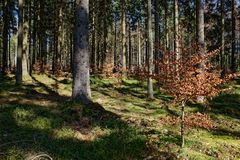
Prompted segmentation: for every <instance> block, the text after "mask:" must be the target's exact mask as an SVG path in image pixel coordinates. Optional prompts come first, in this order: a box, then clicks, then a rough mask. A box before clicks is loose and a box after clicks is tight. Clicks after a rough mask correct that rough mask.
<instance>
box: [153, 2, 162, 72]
mask: <svg viewBox="0 0 240 160" xmlns="http://www.w3.org/2000/svg"><path fill="white" fill-rule="evenodd" d="M159 9H160V8H159V0H155V16H154V17H155V50H154V52H155V60H156V61H159V60H160V57H161V56H160V24H159V22H160V13H159ZM155 72H156V73H159V72H160V68H159V66H158V65H156V66H155Z"/></svg>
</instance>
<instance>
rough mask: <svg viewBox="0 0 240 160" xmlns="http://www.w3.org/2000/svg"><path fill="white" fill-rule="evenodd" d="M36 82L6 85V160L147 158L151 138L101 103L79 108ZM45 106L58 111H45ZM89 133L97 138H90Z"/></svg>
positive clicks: (2, 115)
mask: <svg viewBox="0 0 240 160" xmlns="http://www.w3.org/2000/svg"><path fill="white" fill-rule="evenodd" d="M34 81H35V83H34V84H31V85H22V86H15V85H14V82H13V78H10V77H5V78H4V80H2V81H1V83H0V102H1V105H0V159H26V158H28V157H31V156H34V155H37V154H41V153H45V154H48V155H49V156H51V157H53V159H66V160H69V159H86V160H87V159H89V160H93V159H99V160H103V159H142V158H143V156H145V155H146V151H147V146H146V141H147V138H146V136H144V135H142V134H141V132H140V131H139V130H138V129H137V128H133V127H131V126H129V125H128V124H127V123H125V122H123V121H122V120H121V119H120V117H119V116H117V115H115V114H114V113H112V112H109V111H106V110H105V109H104V108H103V107H102V106H101V105H99V104H97V103H90V104H89V105H88V106H83V105H80V104H77V107H76V104H73V103H72V102H67V101H66V100H67V98H68V97H62V96H60V95H59V94H57V93H56V92H54V91H52V90H51V89H50V88H48V87H47V86H45V85H44V84H43V83H41V82H39V81H37V80H36V79H34ZM36 87H41V88H42V89H43V90H44V91H45V92H46V94H43V93H39V92H37V91H36V90H35V88H36ZM32 101H35V103H31V102H32ZM42 101H49V102H52V103H49V104H53V103H56V104H57V105H55V106H52V107H51V106H45V107H43V106H42V104H41V103H42ZM36 104H38V105H36ZM73 106H75V107H73ZM81 106H82V107H83V111H82V113H81V115H79V112H78V109H77V108H81ZM82 118H84V119H85V122H84V121H83V120H82ZM86 121H87V122H86ZM96 128H97V129H96ZM89 133H93V134H94V135H97V136H96V137H91V136H90V137H88V136H87V135H88V134H89Z"/></svg>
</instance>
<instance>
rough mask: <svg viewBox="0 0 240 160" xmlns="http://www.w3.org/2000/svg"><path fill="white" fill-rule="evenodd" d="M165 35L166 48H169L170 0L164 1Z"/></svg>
mask: <svg viewBox="0 0 240 160" xmlns="http://www.w3.org/2000/svg"><path fill="white" fill-rule="evenodd" d="M164 12H165V13H164V37H165V50H166V51H167V50H168V49H169V33H168V1H167V0H165V1H164Z"/></svg>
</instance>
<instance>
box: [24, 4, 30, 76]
mask: <svg viewBox="0 0 240 160" xmlns="http://www.w3.org/2000/svg"><path fill="white" fill-rule="evenodd" d="M29 7H30V1H29V0H25V10H24V23H23V53H22V75H23V76H27V75H28V52H29V43H30V42H29V41H28V37H29V12H30V10H29V9H30V8H29Z"/></svg>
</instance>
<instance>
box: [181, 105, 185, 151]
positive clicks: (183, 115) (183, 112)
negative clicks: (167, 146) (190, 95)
mask: <svg viewBox="0 0 240 160" xmlns="http://www.w3.org/2000/svg"><path fill="white" fill-rule="evenodd" d="M184 125H185V102H184V101H182V116H181V141H182V144H181V147H182V148H184V146H185V136H184V134H185V133H184V131H185V126H184Z"/></svg>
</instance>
